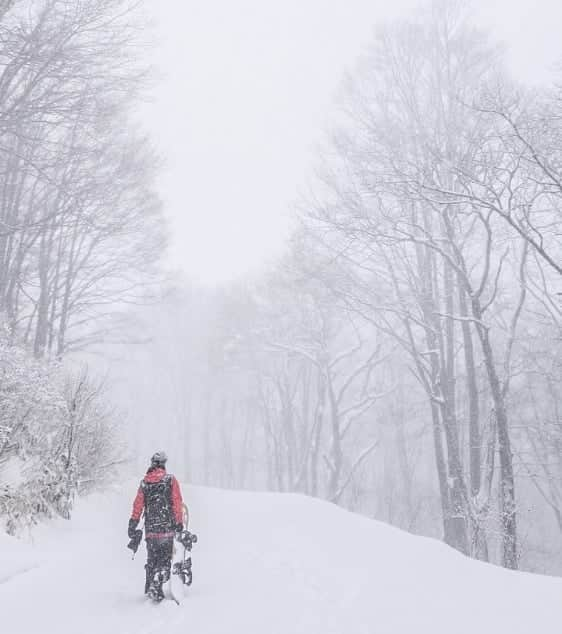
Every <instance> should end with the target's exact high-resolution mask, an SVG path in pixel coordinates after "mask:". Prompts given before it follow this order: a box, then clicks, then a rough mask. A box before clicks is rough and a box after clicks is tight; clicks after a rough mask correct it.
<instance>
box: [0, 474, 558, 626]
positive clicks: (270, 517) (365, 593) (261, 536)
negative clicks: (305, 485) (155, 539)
mask: <svg viewBox="0 0 562 634" xmlns="http://www.w3.org/2000/svg"><path fill="white" fill-rule="evenodd" d="M135 490H136V483H131V484H130V486H128V487H127V490H126V491H125V492H121V493H111V494H108V495H106V496H97V497H96V498H92V499H91V500H88V501H86V502H84V503H82V505H81V506H80V507H79V509H78V511H77V514H76V518H75V519H74V520H73V521H72V522H56V523H54V524H52V525H51V526H49V527H48V528H47V529H45V530H44V531H43V533H42V534H41V535H40V538H39V539H38V541H40V542H41V548H42V551H43V552H44V553H45V557H46V561H45V562H44V563H43V564H42V565H41V566H40V567H39V568H38V569H35V570H32V571H31V572H28V573H26V574H21V575H17V576H15V577H13V578H11V579H10V580H9V581H7V582H6V583H4V584H0V614H1V615H2V616H1V619H2V621H1V622H2V625H3V626H7V628H6V631H9V632H10V633H11V634H50V633H51V632H52V633H53V634H54V633H55V632H56V633H57V634H66V633H68V634H76V633H77V632H80V633H81V634H94V632H95V633H96V634H99V632H100V631H111V632H119V634H129V633H132V632H139V631H140V632H143V634H152V633H155V634H156V633H158V634H162V633H163V632H165V633H166V634H179V633H180V632H186V631H189V632H194V633H196V634H210V633H212V634H222V633H223V632H225V633H226V632H228V633H229V634H238V633H240V634H266V633H267V634H387V633H388V634H413V633H415V634H440V633H445V632H447V634H450V632H452V631H453V632H455V634H469V633H470V634H474V632H481V633H487V632H494V633H495V634H502V633H503V632H505V633H506V634H508V633H509V634H528V633H529V632H533V631H537V632H541V634H550V633H551V632H552V633H553V634H554V633H555V632H556V633H557V634H558V632H559V631H560V623H562V601H561V597H562V580H560V579H554V578H548V577H540V576H535V575H530V574H522V573H513V572H509V571H506V570H502V569H500V568H496V567H493V566H489V565H485V564H482V563H479V562H475V561H471V560H469V559H466V558H465V557H463V556H462V555H460V554H458V553H457V552H455V551H453V550H451V549H449V548H448V547H447V546H445V545H444V544H442V543H440V542H437V541H434V540H431V539H424V538H419V537H414V536H412V535H409V534H406V533H403V532H401V531H399V530H398V529H395V528H392V527H390V526H387V525H385V524H381V523H378V522H374V521H371V520H368V519H366V518H363V517H360V516H357V515H354V514H352V513H348V512H346V511H343V510H341V509H339V508H337V507H335V506H333V505H331V504H327V503H325V502H320V501H317V500H313V499H310V498H306V497H303V496H298V495H288V494H287V495H285V494H262V493H259V494H258V493H242V492H229V491H222V490H212V489H203V488H195V487H189V486H186V487H184V497H185V499H186V501H187V503H188V505H189V507H190V511H191V517H192V526H191V528H192V529H193V530H194V531H195V532H197V533H198V534H199V542H198V543H197V544H196V546H195V548H194V551H193V566H194V585H193V586H192V588H191V589H190V590H189V591H188V592H189V594H188V597H187V599H186V601H185V602H184V603H183V604H182V605H181V606H180V607H178V606H176V605H175V604H173V603H172V602H170V601H168V602H164V603H162V604H160V605H158V606H155V605H152V604H150V603H147V602H146V601H145V600H144V598H143V596H142V587H143V581H144V578H143V573H144V570H143V564H144V561H143V558H144V549H143V551H142V552H139V556H138V557H137V559H135V560H134V561H131V558H130V552H129V551H127V550H126V549H125V545H126V542H127V535H126V527H127V520H128V516H129V513H130V507H131V503H132V499H133V495H134V493H135ZM0 547H1V548H2V551H1V552H2V553H4V552H5V548H3V546H0ZM39 590H40V591H39ZM30 596H32V597H33V610H32V611H30V610H26V608H25V605H26V601H27V600H26V599H25V597H30ZM22 597H24V598H22ZM2 629H3V630H4V627H3V628H2Z"/></svg>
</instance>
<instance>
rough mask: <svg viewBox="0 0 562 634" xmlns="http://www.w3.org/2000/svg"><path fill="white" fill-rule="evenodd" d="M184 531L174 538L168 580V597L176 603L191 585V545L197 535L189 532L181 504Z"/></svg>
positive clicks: (184, 510) (186, 512) (186, 517)
mask: <svg viewBox="0 0 562 634" xmlns="http://www.w3.org/2000/svg"><path fill="white" fill-rule="evenodd" d="M183 526H184V531H183V533H181V534H180V535H176V537H175V538H174V552H173V555H172V569H171V574H170V581H169V588H168V590H169V594H170V598H171V599H172V600H173V601H175V602H176V603H177V604H178V605H179V604H180V603H181V602H182V601H183V599H184V598H185V591H186V588H187V587H188V586H190V585H191V582H192V580H193V573H192V571H191V547H192V545H193V544H194V543H195V542H196V541H197V537H196V536H195V535H193V534H192V533H190V532H189V511H188V509H187V506H186V505H185V504H184V505H183Z"/></svg>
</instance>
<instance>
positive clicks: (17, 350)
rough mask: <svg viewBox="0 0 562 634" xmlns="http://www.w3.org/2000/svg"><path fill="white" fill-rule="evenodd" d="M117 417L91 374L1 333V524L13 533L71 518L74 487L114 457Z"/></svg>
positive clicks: (99, 471) (88, 482)
mask: <svg viewBox="0 0 562 634" xmlns="http://www.w3.org/2000/svg"><path fill="white" fill-rule="evenodd" d="M112 420H113V419H112V416H111V412H110V411H109V410H108V409H107V408H105V407H104V404H103V394H102V391H101V389H100V388H99V386H97V385H96V384H94V383H93V382H92V381H91V380H90V379H89V378H88V376H87V373H86V372H82V373H81V374H79V375H78V376H75V377H72V376H70V377H69V376H68V375H65V372H64V371H63V369H62V368H61V367H60V365H58V364H55V363H50V362H47V361H41V360H37V359H35V358H33V356H32V355H31V354H30V353H29V352H28V351H27V350H25V349H24V348H23V347H22V346H20V345H18V344H17V343H14V342H12V341H11V340H10V337H9V336H8V333H6V332H5V331H1V332H0V523H2V524H3V525H4V528H5V530H6V531H7V532H8V533H10V534H15V533H18V532H19V531H21V530H22V529H23V528H25V527H27V526H30V525H32V524H35V523H37V522H38V521H40V520H41V519H42V518H45V517H51V516H53V515H60V516H62V517H65V518H68V517H70V513H71V510H72V504H73V500H74V495H75V493H76V492H77V491H80V490H86V489H87V488H91V486H92V485H93V483H94V482H95V481H96V480H97V479H98V478H99V477H100V476H101V475H102V471H103V470H104V469H107V468H109V466H111V464H113V463H114V460H113V452H114V442H113V441H114V434H113V427H112Z"/></svg>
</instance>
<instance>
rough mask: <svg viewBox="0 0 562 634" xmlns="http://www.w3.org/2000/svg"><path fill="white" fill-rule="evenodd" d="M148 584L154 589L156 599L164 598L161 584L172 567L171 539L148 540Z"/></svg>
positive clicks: (164, 581) (166, 579)
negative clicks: (149, 550)
mask: <svg viewBox="0 0 562 634" xmlns="http://www.w3.org/2000/svg"><path fill="white" fill-rule="evenodd" d="M150 541H151V542H152V544H151V559H150V562H149V563H150V567H149V572H150V584H151V585H152V586H153V587H154V591H155V594H156V597H157V598H159V599H162V598H164V592H163V590H162V584H164V583H166V581H168V579H169V578H170V568H171V566H172V552H173V547H174V539H173V537H158V538H153V539H151V540H150Z"/></svg>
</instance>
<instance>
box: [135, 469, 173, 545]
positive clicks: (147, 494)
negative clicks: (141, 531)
mask: <svg viewBox="0 0 562 634" xmlns="http://www.w3.org/2000/svg"><path fill="white" fill-rule="evenodd" d="M141 487H142V491H143V493H144V526H145V531H146V532H147V533H163V532H167V531H170V530H172V528H173V525H174V518H173V511H172V475H171V474H169V473H168V474H166V475H165V476H164V477H163V478H162V480H160V481H159V482H146V481H145V480H143V481H142V482H141Z"/></svg>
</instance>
